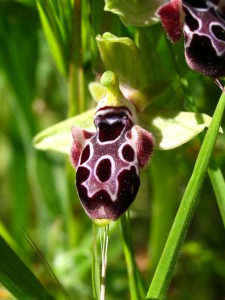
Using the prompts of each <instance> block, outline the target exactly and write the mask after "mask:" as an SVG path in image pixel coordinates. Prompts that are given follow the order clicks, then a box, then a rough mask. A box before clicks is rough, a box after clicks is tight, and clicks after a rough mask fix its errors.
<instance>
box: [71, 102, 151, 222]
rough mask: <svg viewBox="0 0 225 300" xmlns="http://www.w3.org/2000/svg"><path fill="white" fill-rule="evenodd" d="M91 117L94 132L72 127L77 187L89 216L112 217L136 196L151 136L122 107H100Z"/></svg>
mask: <svg viewBox="0 0 225 300" xmlns="http://www.w3.org/2000/svg"><path fill="white" fill-rule="evenodd" d="M94 121H95V126H96V132H95V133H88V134H87V132H86V131H83V130H82V129H81V128H79V127H76V126H74V127H72V134H73V138H74V143H73V145H72V152H71V159H72V162H73V164H74V166H75V168H76V169H77V173H76V186H77V191H78V194H79V198H80V201H81V204H82V206H83V207H84V210H85V211H86V213H87V215H88V216H89V217H90V218H91V219H94V220H99V219H107V220H116V219H117V218H119V217H120V215H121V214H123V213H124V212H125V211H126V210H127V209H128V207H129V206H130V204H131V203H132V202H133V200H134V199H135V197H136V194H137V192H138V189H139V185H140V180H139V169H140V168H141V167H144V166H146V165H147V163H148V161H149V159H150V156H151V153H152V151H153V137H152V135H151V134H150V133H149V132H147V131H146V130H144V129H142V128H141V127H139V126H138V125H134V124H133V121H132V115H131V112H130V111H129V110H128V109H127V108H126V107H105V108H101V109H100V110H98V111H97V112H96V114H95V119H94ZM146 147H147V148H146ZM143 149H145V150H143ZM78 153H79V156H80V158H79V160H77V157H78ZM74 158H75V159H74Z"/></svg>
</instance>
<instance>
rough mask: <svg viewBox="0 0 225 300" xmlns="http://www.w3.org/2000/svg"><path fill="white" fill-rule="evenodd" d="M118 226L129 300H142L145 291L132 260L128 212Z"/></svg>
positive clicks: (133, 259)
mask: <svg viewBox="0 0 225 300" xmlns="http://www.w3.org/2000/svg"><path fill="white" fill-rule="evenodd" d="M120 225H121V232H122V240H123V249H124V255H125V260H126V265H127V272H128V280H129V289H130V296H131V300H143V299H144V298H145V289H144V286H143V282H142V280H141V276H140V273H139V270H138V268H137V265H136V262H135V258H134V251H133V247H132V242H131V232H130V222H129V212H127V213H126V214H124V215H123V216H122V217H121V218H120Z"/></svg>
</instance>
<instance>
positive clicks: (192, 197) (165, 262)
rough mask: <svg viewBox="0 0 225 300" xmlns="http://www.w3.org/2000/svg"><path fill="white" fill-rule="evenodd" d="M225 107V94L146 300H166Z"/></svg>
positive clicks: (216, 111) (205, 139) (217, 108)
mask: <svg viewBox="0 0 225 300" xmlns="http://www.w3.org/2000/svg"><path fill="white" fill-rule="evenodd" d="M224 108H225V94H224V93H223V94H222V95H221V97H220V99H219V102H218V104H217V107H216V110H215V112H214V115H213V118H212V122H211V124H210V126H209V129H208V131H207V133H206V135H205V138H204V141H203V144H202V147H201V149H200V152H199V155H198V158H197V160H196V164H195V167H194V170H193V173H192V176H191V178H190V180H189V183H188V185H187V188H186V190H185V193H184V196H183V199H182V201H181V204H180V207H179V210H178V212H177V215H176V218H175V220H174V223H173V226H172V228H171V231H170V234H169V237H168V239H167V242H166V245H165V248H164V250H163V253H162V256H161V259H160V261H159V264H158V267H157V269H156V272H155V275H154V277H153V280H152V283H151V285H150V288H149V291H148V293H147V299H152V300H153V299H164V298H165V295H166V292H167V290H168V287H169V284H170V281H171V279H172V276H173V271H174V268H175V265H176V261H177V259H178V256H179V253H180V249H181V246H182V243H183V241H184V238H185V234H186V232H187V230H188V227H189V224H190V222H191V219H192V216H193V213H194V211H195V207H196V205H197V203H198V199H199V198H198V196H199V193H200V190H201V188H202V184H203V180H204V177H205V175H206V172H207V168H208V165H209V161H210V157H211V155H212V152H213V148H214V145H215V142H216V138H217V134H218V131H219V128H220V124H221V120H222V116H223V112H224Z"/></svg>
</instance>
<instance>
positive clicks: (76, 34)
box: [68, 0, 85, 117]
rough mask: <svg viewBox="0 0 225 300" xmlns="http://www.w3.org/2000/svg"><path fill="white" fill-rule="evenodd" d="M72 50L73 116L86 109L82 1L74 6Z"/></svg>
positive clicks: (70, 75)
mask: <svg viewBox="0 0 225 300" xmlns="http://www.w3.org/2000/svg"><path fill="white" fill-rule="evenodd" d="M72 20H73V24H72V36H71V52H70V62H69V112H68V117H72V116H74V115H77V114H79V113H81V112H82V111H84V109H85V105H84V71H83V58H82V32H81V26H82V1H80V0H75V1H74V7H73V18H72Z"/></svg>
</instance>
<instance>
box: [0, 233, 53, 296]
mask: <svg viewBox="0 0 225 300" xmlns="http://www.w3.org/2000/svg"><path fill="white" fill-rule="evenodd" d="M0 282H1V283H2V284H3V285H4V286H5V287H6V288H7V289H8V290H9V291H10V292H11V293H12V294H13V295H14V296H15V297H16V298H17V299H19V300H20V299H21V300H35V299H37V300H40V299H43V300H53V299H54V298H53V297H52V296H51V295H50V294H49V293H48V292H47V291H46V289H45V288H44V287H43V285H42V284H41V283H40V282H39V281H38V279H37V278H36V277H35V276H34V274H33V273H32V272H31V271H30V270H29V269H28V267H27V266H26V265H25V264H24V262H23V261H22V260H21V259H20V258H19V257H18V256H17V254H16V253H15V252H14V251H13V250H12V249H11V248H10V247H9V246H8V244H7V243H6V242H5V240H4V239H3V238H2V236H0Z"/></svg>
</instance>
